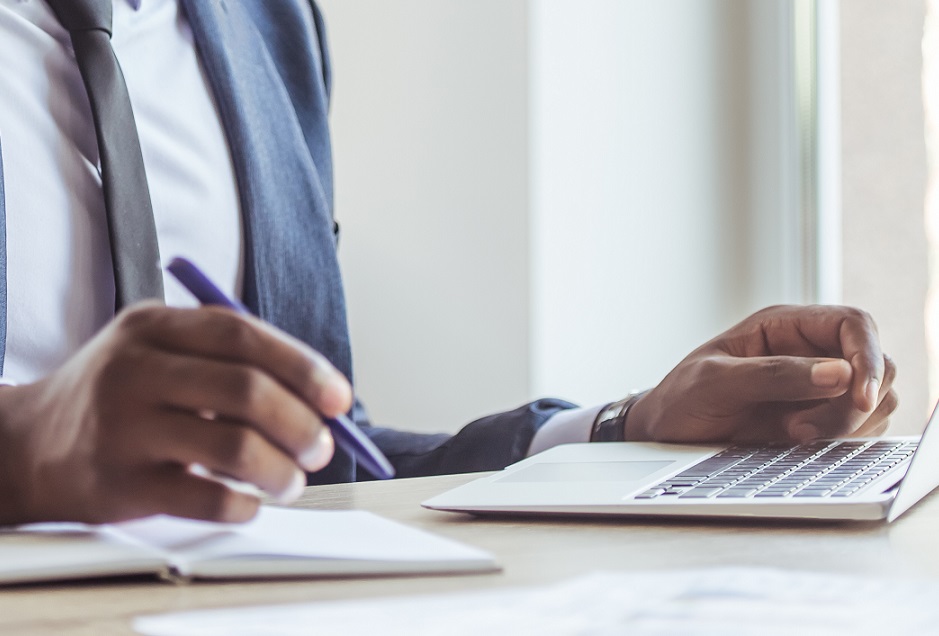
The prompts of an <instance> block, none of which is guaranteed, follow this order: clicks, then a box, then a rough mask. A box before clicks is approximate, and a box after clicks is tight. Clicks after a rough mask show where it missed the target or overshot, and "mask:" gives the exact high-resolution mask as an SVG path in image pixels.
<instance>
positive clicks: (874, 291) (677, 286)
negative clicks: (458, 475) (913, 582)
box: [319, 0, 939, 433]
mask: <svg viewBox="0 0 939 636" xmlns="http://www.w3.org/2000/svg"><path fill="white" fill-rule="evenodd" d="M319 4H320V6H321V8H322V9H323V12H324V14H325V16H326V20H327V27H328V33H329V36H330V44H331V50H332V59H333V70H334V84H333V103H332V115H331V122H332V131H333V140H334V152H335V162H336V165H335V170H336V206H337V207H336V211H337V218H338V220H339V221H340V223H341V224H342V236H341V240H340V258H341V261H342V266H343V271H344V276H345V280H346V285H347V292H348V302H349V312H350V322H351V329H352V341H353V352H354V355H355V369H356V371H355V373H356V384H357V388H358V392H359V394H360V395H361V396H362V398H363V399H364V400H365V402H366V404H367V405H368V406H369V407H370V409H371V412H372V417H373V419H374V420H375V421H377V422H379V423H384V424H389V425H393V426H396V427H399V428H410V429H413V430H426V431H452V430H455V429H457V428H459V427H460V426H462V425H463V424H465V423H467V422H469V421H471V420H472V419H475V418H477V417H480V416H482V415H485V414H488V413H491V412H494V411H497V410H504V409H508V408H512V407H514V406H517V405H518V404H520V403H522V402H525V401H527V400H530V399H533V398H535V397H540V396H547V395H550V396H557V397H564V398H566V399H569V400H572V401H575V402H578V403H581V404H584V405H589V404H594V403H600V402H607V401H612V400H616V399H619V398H620V397H622V396H623V395H625V394H626V392H628V391H629V390H631V389H634V388H643V387H648V386H652V385H654V384H655V383H656V382H658V381H659V380H660V379H661V378H662V377H663V376H664V374H665V373H667V372H668V370H670V369H671V368H672V367H673V366H674V365H675V364H676V363H677V362H678V361H679V360H680V359H681V358H682V357H684V355H686V354H687V353H688V352H690V351H691V350H692V349H694V348H695V347H696V346H698V345H700V344H701V343H703V342H704V341H706V340H707V339H709V338H711V337H713V336H714V335H716V334H717V333H719V332H721V331H723V330H724V329H726V328H727V327H729V326H731V325H733V324H734V323H736V322H737V321H739V320H740V319H742V318H743V317H745V316H746V315H747V314H749V313H751V312H752V311H754V310H756V309H758V308H760V307H763V306H765V305H768V304H774V303H788V302H824V303H847V304H852V305H857V306H859V307H862V308H864V309H866V310H868V311H870V312H871V313H872V314H873V315H874V317H875V318H876V320H877V322H878V324H879V326H880V331H881V337H882V340H883V343H884V346H885V348H886V350H887V351H888V352H889V353H890V354H891V355H893V357H894V358H895V359H896V361H897V363H898V365H899V368H900V372H899V377H898V379H897V386H898V388H899V390H900V401H901V406H900V410H899V411H898V413H897V415H896V417H895V418H894V425H893V432H896V433H911V432H916V431H918V430H920V429H921V428H922V426H923V424H924V422H925V417H926V414H927V411H928V410H929V408H930V405H931V401H932V400H933V399H934V398H935V396H936V395H937V394H939V390H937V389H939V346H937V344H936V343H931V344H927V343H928V342H931V340H928V339H927V332H930V333H931V331H930V330H931V329H932V330H933V331H934V330H935V327H932V325H934V324H937V325H939V301H930V299H931V298H934V297H935V298H939V296H937V295H936V294H934V293H933V292H932V285H933V284H934V283H933V282H931V281H933V280H937V281H939V278H937V275H939V264H937V263H939V259H936V258H934V257H933V253H934V250H935V249H936V245H939V197H937V195H936V191H935V187H934V186H933V185H932V184H933V182H936V181H937V178H939V173H937V169H936V168H935V167H934V166H933V167H931V165H933V164H930V162H929V161H928V156H929V153H928V152H927V150H928V149H933V148H939V145H937V144H939V132H937V129H936V112H939V99H937V95H939V35H937V34H939V31H937V29H939V26H937V24H939V17H937V15H939V2H937V1H936V0H929V1H928V2H926V3H924V2H923V1H922V0H893V1H891V2H889V3H886V2H879V1H877V0H842V1H837V0H776V1H773V2H762V1H759V0H667V1H660V2H648V1H647V0H473V1H469V0H319ZM934 93H935V94H937V95H934ZM933 163H934V164H935V162H933ZM931 263H932V264H933V265H932V266H931ZM931 269H932V271H933V274H934V275H933V276H930V271H931ZM933 305H935V307H933V308H932V309H931V310H927V308H929V307H931V306H933ZM937 336H939V332H937V333H936V334H932V335H931V338H932V339H935V338H936V337H937Z"/></svg>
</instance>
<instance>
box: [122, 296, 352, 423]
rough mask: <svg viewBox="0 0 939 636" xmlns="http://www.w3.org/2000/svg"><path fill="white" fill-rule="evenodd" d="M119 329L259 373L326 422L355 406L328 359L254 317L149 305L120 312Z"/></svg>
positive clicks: (219, 309) (226, 311)
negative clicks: (268, 377) (274, 382)
mask: <svg viewBox="0 0 939 636" xmlns="http://www.w3.org/2000/svg"><path fill="white" fill-rule="evenodd" d="M118 324H119V325H120V328H121V329H123V330H124V331H126V332H127V333H128V334H130V335H131V336H132V337H135V338H138V339H141V340H144V341H146V342H150V343H151V344H153V345H155V346H157V347H159V348H163V349H168V350H170V351H175V352H177V353H182V354H185V355H189V356H193V355H195V356H201V357H208V358H215V359H218V360H222V361H229V362H237V363H241V364H246V365H248V366H251V367H255V368H258V369H261V370H263V371H264V372H266V373H267V374H268V375H269V376H271V377H272V378H275V379H276V380H277V381H278V382H279V383H281V384H283V385H284V386H285V387H286V388H288V389H289V390H290V391H293V392H294V393H296V394H297V395H298V396H300V397H301V398H302V399H303V400H304V401H306V402H307V403H309V404H310V405H311V406H313V407H315V408H316V410H317V411H319V412H321V413H323V414H324V415H326V416H327V417H335V416H336V415H339V414H340V413H345V412H347V411H348V410H349V409H350V408H351V406H352V389H351V387H350V386H349V383H348V381H347V380H346V379H345V378H344V377H343V376H342V374H341V373H340V372H339V371H338V370H336V368H335V367H334V366H333V365H332V364H331V363H330V362H329V361H328V360H327V359H326V358H325V357H324V356H322V355H321V354H319V353H318V352H316V351H314V350H313V349H311V348H310V347H308V346H306V345H305V344H303V343H302V342H300V341H299V340H297V339H295V338H292V337H291V336H289V335H287V334H285V333H283V332H282V331H280V330H278V329H276V328H274V327H272V326H271V325H268V324H267V323H265V322H263V321H261V320H258V319H257V318H254V317H252V316H247V315H243V314H239V313H237V312H234V311H232V310H230V309H225V308H222V307H201V308H198V309H178V308H170V307H158V306H157V307H155V306H151V305H145V306H143V307H138V308H132V309H130V310H128V311H125V312H122V314H121V315H120V317H119V319H118Z"/></svg>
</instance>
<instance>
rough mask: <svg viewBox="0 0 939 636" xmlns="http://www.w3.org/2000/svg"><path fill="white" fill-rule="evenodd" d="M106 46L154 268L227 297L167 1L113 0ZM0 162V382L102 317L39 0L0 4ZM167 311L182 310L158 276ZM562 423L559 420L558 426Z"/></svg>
mask: <svg viewBox="0 0 939 636" xmlns="http://www.w3.org/2000/svg"><path fill="white" fill-rule="evenodd" d="M111 41H112V45H113V47H114V50H115V54H116V55H117V58H118V60H119V61H120V64H121V67H122V69H123V71H124V76H125V78H126V81H127V87H128V92H129V93H130V100H131V104H132V106H133V109H134V115H135V118H136V121H137V128H138V131H139V135H140V146H141V150H142V152H143V159H144V165H145V167H146V170H147V177H148V182H149V184H150V196H151V199H152V201H153V213H154V218H155V221H156V228H157V235H158V238H159V244H160V253H161V257H162V259H163V262H164V264H165V263H166V262H168V261H169V260H170V259H171V258H173V257H174V256H177V255H184V256H187V257H189V258H191V259H193V260H194V261H195V262H196V263H198V264H199V265H200V266H201V267H202V268H203V269H204V270H205V271H206V272H207V273H208V274H209V276H211V277H212V278H213V279H214V280H215V281H217V282H218V283H219V284H220V285H221V287H222V288H223V289H224V290H225V291H226V292H228V293H230V294H232V295H236V296H237V295H240V291H241V267H242V260H243V259H242V255H243V254H242V253H243V239H242V234H241V220H240V206H239V199H238V191H237V185H236V182H235V175H234V170H233V167H232V162H231V157H230V155H229V151H228V146H227V142H226V139H225V134H224V131H223V129H222V126H221V123H220V118H219V115H218V112H217V109H216V105H215V103H214V100H213V97H212V93H211V90H210V88H209V86H208V84H207V79H206V77H205V74H204V72H203V69H202V67H201V65H200V62H199V59H198V57H197V55H196V50H195V47H194V45H193V37H192V32H191V30H190V28H189V24H188V22H187V20H186V16H185V14H184V13H183V11H182V10H181V8H180V7H179V5H178V3H177V0H114V26H113V36H112V40H111ZM0 68H2V69H4V70H3V72H2V73H0V153H2V155H0V156H2V159H3V169H4V183H5V189H6V235H7V342H6V360H5V363H4V370H3V380H4V381H5V382H7V383H14V384H19V383H26V382H31V381H34V380H36V379H38V378H41V377H43V376H44V375H46V374H48V373H50V372H51V371H53V370H54V369H56V368H57V367H59V366H60V365H61V364H62V363H63V362H64V361H65V360H66V359H68V358H69V357H70V356H72V355H73V354H74V353H75V352H76V351H77V350H78V349H79V348H80V347H81V346H82V345H83V344H84V343H85V342H86V341H87V340H88V339H89V338H90V337H91V336H92V335H93V334H94V333H95V332H97V331H98V330H99V329H100V328H101V327H102V326H103V325H105V324H106V323H107V322H108V321H109V320H110V319H111V318H112V317H113V315H114V307H113V298H114V279H113V274H112V268H111V254H110V249H109V244H108V234H107V221H106V217H105V208H104V199H103V195H102V191H101V177H100V171H99V160H98V148H97V142H96V140H95V132H94V130H95V129H94V122H93V120H92V116H91V110H90V107H89V104H88V97H87V94H86V92H85V88H84V85H83V83H82V80H81V76H80V74H79V71H78V67H77V65H76V63H75V59H74V54H73V52H72V49H71V42H70V38H69V35H68V32H67V31H65V30H64V29H63V28H62V27H61V26H60V25H59V23H58V21H57V20H56V18H55V16H54V14H53V13H52V11H51V9H50V8H49V7H48V5H47V4H46V3H45V1H44V0H0ZM164 282H165V285H166V301H167V304H170V305H175V306H181V305H192V304H194V301H193V300H192V299H191V297H190V296H189V295H188V293H187V292H186V291H185V290H184V289H182V288H181V287H180V286H179V285H178V284H177V283H176V281H175V280H174V279H172V278H170V277H168V276H166V275H164ZM597 410H598V409H587V410H575V411H573V412H570V411H568V412H565V413H562V414H560V415H558V416H555V417H553V418H551V420H550V421H549V422H548V423H547V424H546V425H545V426H544V427H543V428H542V430H541V431H539V433H538V435H537V436H536V438H535V440H534V442H533V443H532V447H531V448H532V450H533V451H534V450H542V449H544V448H547V447H548V446H553V445H555V444H557V443H563V442H570V441H586V439H587V437H588V436H589V428H590V424H591V422H592V420H593V416H594V415H595V414H596V412H597ZM562 416H563V417H562Z"/></svg>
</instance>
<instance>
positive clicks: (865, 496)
mask: <svg viewBox="0 0 939 636" xmlns="http://www.w3.org/2000/svg"><path fill="white" fill-rule="evenodd" d="M937 419H939V405H937V407H936V410H934V411H933V414H932V416H931V417H930V419H929V422H928V423H927V425H926V429H925V430H924V432H923V435H922V436H921V437H915V436H914V437H879V438H866V439H862V438H858V439H834V440H817V441H812V442H809V443H805V444H801V445H795V446H794V445H791V444H788V443H785V444H766V445H761V446H701V445H677V444H660V443H652V442H622V443H604V444H596V443H595V444H566V445H562V446H557V447H555V448H552V449H549V450H547V451H545V452H543V453H539V454H538V455H534V456H532V457H529V458H527V459H524V460H522V461H520V462H518V463H516V464H512V465H511V466H509V467H507V468H505V469H504V470H502V471H499V472H498V473H495V474H493V475H488V476H486V477H482V478H480V479H477V480H475V481H472V482H470V483H467V484H465V485H463V486H460V487H458V488H455V489H453V490H450V491H448V492H445V493H443V494H441V495H438V496H436V497H433V498H431V499H428V500H427V501H425V502H423V503H422V505H423V506H424V507H426V508H430V509H433V510H446V511H454V512H470V513H475V514H500V513H501V514H507V513H512V514H533V515H535V514H538V515H602V516H618V515H623V516H655V517H664V516H669V517H671V516H676V517H766V518H781V519H830V520H845V521H847V520H856V521H870V520H881V519H886V520H887V521H888V522H890V521H893V520H894V519H896V518H897V517H899V516H900V515H901V514H903V513H904V512H906V511H907V510H908V509H909V508H910V507H912V506H913V505H914V504H915V503H916V502H918V501H919V500H920V499H922V498H923V497H925V496H926V495H927V494H929V493H930V492H931V491H932V490H933V489H934V488H935V487H936V486H937V485H939V423H937Z"/></svg>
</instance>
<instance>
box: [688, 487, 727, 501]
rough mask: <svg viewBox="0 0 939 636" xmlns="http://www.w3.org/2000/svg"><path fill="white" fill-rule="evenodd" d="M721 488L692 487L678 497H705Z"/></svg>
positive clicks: (711, 495)
mask: <svg viewBox="0 0 939 636" xmlns="http://www.w3.org/2000/svg"><path fill="white" fill-rule="evenodd" d="M721 490H723V488H700V487H699V488H692V489H691V490H689V491H688V492H686V493H685V494H683V495H681V496H679V499H707V498H708V497H713V496H714V495H716V494H717V493H719V492H720V491H721Z"/></svg>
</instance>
